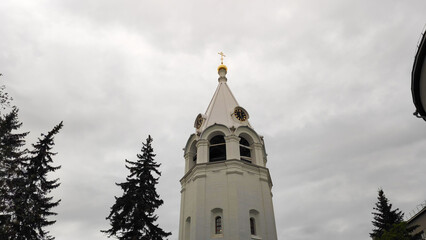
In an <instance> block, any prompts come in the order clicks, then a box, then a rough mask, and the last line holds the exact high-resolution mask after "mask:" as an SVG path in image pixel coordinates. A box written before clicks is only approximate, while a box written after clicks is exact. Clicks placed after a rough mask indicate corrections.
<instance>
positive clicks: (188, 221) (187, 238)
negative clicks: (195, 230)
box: [185, 217, 191, 240]
mask: <svg viewBox="0 0 426 240" xmlns="http://www.w3.org/2000/svg"><path fill="white" fill-rule="evenodd" d="M185 240H191V217H188V218H187V219H186V222H185Z"/></svg>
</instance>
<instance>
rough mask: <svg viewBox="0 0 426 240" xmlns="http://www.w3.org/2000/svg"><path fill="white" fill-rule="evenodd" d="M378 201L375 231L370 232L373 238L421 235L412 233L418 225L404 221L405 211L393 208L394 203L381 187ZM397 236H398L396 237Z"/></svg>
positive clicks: (410, 239) (375, 213) (411, 238)
mask: <svg viewBox="0 0 426 240" xmlns="http://www.w3.org/2000/svg"><path fill="white" fill-rule="evenodd" d="M377 200H378V201H377V203H376V207H375V208H374V210H375V211H376V212H373V213H372V214H373V215H374V217H373V219H374V220H373V221H372V223H373V226H374V229H373V232H372V233H370V237H371V238H372V239H373V240H388V239H389V240H391V239H398V237H401V238H402V237H403V238H402V239H406V238H407V239H409V240H417V239H419V238H418V237H419V235H418V234H416V235H412V232H413V231H414V230H415V229H416V228H417V226H412V227H407V225H406V223H405V222H404V213H402V212H401V211H400V210H399V209H398V208H396V209H392V204H391V203H389V200H388V199H387V198H386V196H385V193H384V192H383V189H379V196H378V197H377ZM395 237H396V238H395Z"/></svg>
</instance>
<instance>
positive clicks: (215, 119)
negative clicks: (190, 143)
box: [198, 64, 250, 132]
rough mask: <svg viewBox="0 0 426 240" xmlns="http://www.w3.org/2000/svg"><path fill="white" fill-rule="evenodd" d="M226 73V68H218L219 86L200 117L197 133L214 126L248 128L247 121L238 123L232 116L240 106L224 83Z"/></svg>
mask: <svg viewBox="0 0 426 240" xmlns="http://www.w3.org/2000/svg"><path fill="white" fill-rule="evenodd" d="M226 73H227V68H226V66H225V65H223V64H221V65H220V66H219V67H218V74H219V79H218V81H219V85H218V86H217V88H216V92H215V93H214V95H213V98H212V100H211V101H210V104H209V106H208V107H207V110H206V113H205V114H204V115H202V117H203V118H204V119H203V123H202V125H201V126H200V128H199V129H198V132H202V131H204V130H205V129H206V128H208V127H210V126H211V125H214V124H223V125H225V126H227V127H228V128H232V127H234V128H238V127H239V126H250V123H249V122H248V120H245V121H240V120H238V119H237V118H236V117H235V116H234V111H235V109H236V108H237V107H240V106H239V105H238V102H237V100H236V99H235V97H234V95H233V94H232V92H231V89H229V87H228V84H227V83H226V82H227V78H226ZM240 108H241V107H240ZM247 118H248V116H247Z"/></svg>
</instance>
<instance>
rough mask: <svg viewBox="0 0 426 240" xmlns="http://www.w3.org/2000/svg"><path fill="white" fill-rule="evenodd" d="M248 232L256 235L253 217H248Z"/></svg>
mask: <svg viewBox="0 0 426 240" xmlns="http://www.w3.org/2000/svg"><path fill="white" fill-rule="evenodd" d="M250 233H251V235H256V220H254V218H253V217H251V218H250Z"/></svg>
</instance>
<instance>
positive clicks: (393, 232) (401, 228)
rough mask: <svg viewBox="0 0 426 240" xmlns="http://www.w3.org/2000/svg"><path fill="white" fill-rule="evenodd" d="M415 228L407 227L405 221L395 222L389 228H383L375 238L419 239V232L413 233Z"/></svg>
mask: <svg viewBox="0 0 426 240" xmlns="http://www.w3.org/2000/svg"><path fill="white" fill-rule="evenodd" d="M416 228H417V226H414V227H409V226H408V225H407V223H406V222H400V223H395V224H393V225H392V227H391V228H390V229H389V230H384V231H383V234H382V236H380V237H378V238H377V240H421V239H422V238H421V233H417V234H413V231H414V230H415V229H416Z"/></svg>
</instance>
